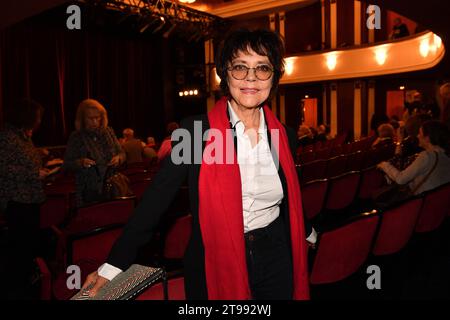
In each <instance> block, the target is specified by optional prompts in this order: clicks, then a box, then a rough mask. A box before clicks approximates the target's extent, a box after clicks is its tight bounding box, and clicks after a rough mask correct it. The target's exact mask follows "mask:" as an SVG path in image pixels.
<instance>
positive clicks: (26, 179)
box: [0, 99, 49, 299]
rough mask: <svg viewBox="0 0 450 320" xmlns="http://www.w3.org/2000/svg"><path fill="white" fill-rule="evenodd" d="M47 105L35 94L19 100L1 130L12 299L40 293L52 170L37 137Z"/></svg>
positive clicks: (6, 276)
mask: <svg viewBox="0 0 450 320" xmlns="http://www.w3.org/2000/svg"><path fill="white" fill-rule="evenodd" d="M43 111H44V109H43V108H42V106H41V105H40V104H39V103H37V102H35V101H33V100H30V99H22V100H19V101H17V102H16V103H15V104H13V105H12V107H11V108H10V109H9V110H8V112H7V113H6V117H5V122H6V125H5V129H4V130H3V131H1V132H0V150H1V152H2V156H1V157H0V211H2V212H4V215H5V218H6V224H7V226H8V235H7V248H6V259H4V261H3V262H4V263H5V264H6V265H5V266H4V268H5V269H4V273H3V274H2V275H1V279H0V281H1V282H2V283H3V284H4V286H3V285H2V290H1V296H2V297H3V296H6V298H7V299H33V298H36V296H35V295H34V294H35V293H34V292H33V290H32V276H33V271H34V258H35V257H36V255H37V251H38V249H39V218H40V207H41V204H42V203H43V202H44V201H45V194H44V189H43V180H44V179H45V178H46V177H47V176H48V175H49V170H48V169H45V168H43V167H42V158H41V153H40V152H39V150H38V149H37V148H35V146H34V145H33V142H32V140H31V138H32V135H33V133H34V131H35V130H37V129H38V128H39V125H40V123H41V118H42V113H43ZM1 254H2V255H4V254H5V252H2V253H1ZM2 260H3V259H2ZM3 262H2V264H3Z"/></svg>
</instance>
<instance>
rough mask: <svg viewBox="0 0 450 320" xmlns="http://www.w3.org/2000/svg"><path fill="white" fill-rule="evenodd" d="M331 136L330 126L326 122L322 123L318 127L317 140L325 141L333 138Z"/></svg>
mask: <svg viewBox="0 0 450 320" xmlns="http://www.w3.org/2000/svg"><path fill="white" fill-rule="evenodd" d="M331 139H332V138H331V136H330V127H329V126H327V125H326V124H321V125H320V126H318V127H317V135H316V140H317V141H322V142H325V141H327V140H331Z"/></svg>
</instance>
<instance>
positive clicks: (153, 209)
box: [107, 122, 193, 270]
mask: <svg viewBox="0 0 450 320" xmlns="http://www.w3.org/2000/svg"><path fill="white" fill-rule="evenodd" d="M186 126H187V124H186V123H185V122H182V124H181V128H185V127H186ZM192 136H193V135H192V132H191V137H192ZM178 143H182V139H181V140H180V141H179V142H177V143H173V146H174V147H175V146H176V145H177V144H178ZM183 151H184V150H183ZM174 156H176V154H175V153H174ZM188 167H189V164H186V163H182V164H176V163H174V161H173V160H172V155H171V156H168V157H166V158H165V159H164V161H163V162H162V166H161V168H160V170H159V171H158V173H157V174H156V175H155V177H154V180H153V181H152V183H151V185H150V186H149V187H148V188H147V190H146V191H145V192H144V195H143V197H142V200H141V202H140V203H139V205H138V206H137V207H136V209H135V210H134V213H133V215H132V217H131V218H130V220H129V221H128V223H127V225H126V226H125V228H124V231H123V233H122V235H121V237H120V238H119V239H118V240H117V241H116V243H115V244H114V246H113V248H112V250H111V252H110V254H109V257H108V259H107V263H108V264H110V265H112V266H114V267H117V268H119V269H122V270H126V269H127V268H128V267H129V266H130V265H131V264H132V263H133V261H134V260H135V258H136V255H137V251H138V249H139V248H140V247H141V246H143V245H145V244H146V243H147V242H148V241H149V240H150V239H151V237H152V233H153V230H154V228H155V227H156V226H157V225H158V223H159V220H160V218H161V216H162V215H163V214H164V213H165V212H166V210H167V208H168V207H169V206H170V204H171V203H172V201H173V199H174V198H175V196H176V193H177V191H178V189H179V188H180V186H181V184H182V183H183V182H184V180H185V179H186V176H187V172H188Z"/></svg>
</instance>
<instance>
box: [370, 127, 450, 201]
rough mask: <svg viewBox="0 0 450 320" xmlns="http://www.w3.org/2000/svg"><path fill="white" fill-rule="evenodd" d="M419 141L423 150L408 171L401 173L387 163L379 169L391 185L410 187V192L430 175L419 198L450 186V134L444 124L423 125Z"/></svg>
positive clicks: (420, 188) (383, 163) (418, 192)
mask: <svg viewBox="0 0 450 320" xmlns="http://www.w3.org/2000/svg"><path fill="white" fill-rule="evenodd" d="M417 138H418V140H419V146H420V147H421V148H423V149H424V150H423V151H422V152H421V153H420V154H419V155H418V157H417V158H416V159H415V160H414V162H413V163H411V164H410V165H409V166H408V167H407V168H406V169H404V170H401V171H400V170H398V169H397V168H395V167H394V166H393V165H391V164H390V163H389V162H387V161H384V162H381V163H380V164H379V165H378V168H380V169H381V170H383V171H384V172H385V173H386V175H387V176H388V177H389V178H390V179H391V180H392V181H394V182H396V183H398V184H408V185H409V187H410V188H411V190H415V187H416V186H418V185H419V184H420V183H421V182H422V181H423V179H424V178H425V177H426V176H427V175H428V174H429V173H430V172H431V174H430V176H429V177H428V178H427V179H426V181H425V182H424V183H423V184H421V185H420V187H419V188H418V189H417V190H416V191H415V194H420V193H422V192H425V191H428V190H432V189H434V188H437V187H439V186H440V185H442V184H445V183H447V182H450V170H449V168H450V158H449V157H448V155H447V153H446V152H448V147H449V141H450V133H449V130H448V128H447V127H446V125H444V124H443V123H442V122H439V121H436V120H429V121H426V122H424V123H423V124H422V126H421V127H420V129H419V134H418V136H417ZM435 164H436V166H435ZM433 168H434V169H433ZM432 169H433V171H431V170H432Z"/></svg>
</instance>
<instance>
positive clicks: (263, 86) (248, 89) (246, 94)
mask: <svg viewBox="0 0 450 320" xmlns="http://www.w3.org/2000/svg"><path fill="white" fill-rule="evenodd" d="M236 65H241V66H245V67H247V68H256V67H258V66H260V67H261V66H268V67H269V68H270V69H272V68H273V67H272V65H271V64H270V62H269V58H268V57H267V56H260V55H259V54H257V53H256V52H255V51H253V50H252V49H251V48H248V52H243V51H238V52H237V55H236V57H235V58H234V59H233V60H232V61H231V63H230V65H229V66H228V67H229V68H231V67H235V66H236ZM255 70H256V69H249V70H248V73H247V76H246V77H245V78H244V79H242V80H236V79H235V78H233V76H232V74H231V71H228V87H229V90H230V95H231V104H232V105H233V106H234V107H240V108H246V109H253V108H257V107H258V106H259V105H261V104H262V103H263V102H264V101H266V100H267V98H268V97H269V94H270V90H271V88H272V79H273V74H272V75H271V76H270V78H269V79H267V80H259V79H258V78H257V77H256V75H255Z"/></svg>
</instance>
